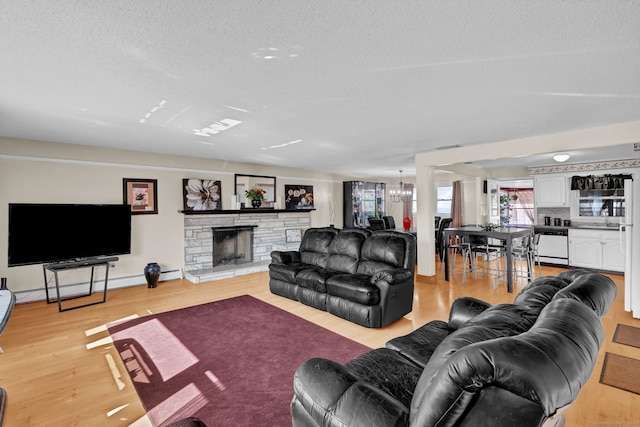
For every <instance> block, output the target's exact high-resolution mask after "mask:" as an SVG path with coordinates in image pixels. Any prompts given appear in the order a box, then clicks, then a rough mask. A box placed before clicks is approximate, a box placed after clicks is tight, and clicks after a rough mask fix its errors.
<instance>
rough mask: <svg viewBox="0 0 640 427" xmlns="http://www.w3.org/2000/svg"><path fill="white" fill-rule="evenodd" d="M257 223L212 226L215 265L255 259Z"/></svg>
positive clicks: (240, 262) (241, 262) (242, 262)
mask: <svg viewBox="0 0 640 427" xmlns="http://www.w3.org/2000/svg"><path fill="white" fill-rule="evenodd" d="M256 227H257V225H239V226H230V227H212V228H211V230H212V231H213V253H212V258H213V267H214V268H215V267H217V266H221V265H230V264H244V263H248V262H252V261H253V229H254V228H256Z"/></svg>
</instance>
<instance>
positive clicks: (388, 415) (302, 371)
mask: <svg viewBox="0 0 640 427" xmlns="http://www.w3.org/2000/svg"><path fill="white" fill-rule="evenodd" d="M293 390H294V394H295V399H297V400H298V402H299V403H300V405H301V406H302V407H303V408H304V409H305V411H306V412H307V413H308V414H309V416H310V417H311V418H313V419H314V420H315V421H316V422H317V423H318V425H323V426H343V425H349V426H362V427H365V426H367V427H368V426H371V425H376V426H398V425H408V423H409V410H408V408H406V407H405V406H404V405H402V404H401V403H400V402H398V401H397V400H396V399H394V398H393V397H391V396H390V395H389V394H387V393H385V392H384V391H382V390H379V389H377V388H375V387H373V386H371V385H370V384H367V383H365V382H363V381H360V380H359V379H358V378H357V377H356V376H354V375H353V374H351V373H350V372H349V371H348V370H347V369H346V368H345V367H344V366H343V365H341V364H339V363H336V362H334V361H332V360H328V359H322V358H314V359H309V360H307V361H306V362H304V363H303V364H302V365H300V366H299V367H298V369H297V370H296V373H295V375H294V378H293ZM295 421H296V420H295V417H294V425H296V423H295Z"/></svg>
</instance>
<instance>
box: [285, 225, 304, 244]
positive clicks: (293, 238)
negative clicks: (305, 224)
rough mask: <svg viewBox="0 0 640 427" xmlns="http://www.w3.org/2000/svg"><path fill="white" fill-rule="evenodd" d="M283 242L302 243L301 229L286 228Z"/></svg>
mask: <svg viewBox="0 0 640 427" xmlns="http://www.w3.org/2000/svg"><path fill="white" fill-rule="evenodd" d="M284 232H285V240H286V242H287V243H294V242H301V241H302V229H301V228H288V229H286V230H285V231H284Z"/></svg>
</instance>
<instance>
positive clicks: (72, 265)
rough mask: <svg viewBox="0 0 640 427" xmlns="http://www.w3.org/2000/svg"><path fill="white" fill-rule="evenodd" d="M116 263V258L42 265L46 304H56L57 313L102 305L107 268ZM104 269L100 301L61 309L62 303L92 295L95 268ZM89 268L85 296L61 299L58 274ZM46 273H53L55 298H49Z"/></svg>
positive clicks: (105, 288)
mask: <svg viewBox="0 0 640 427" xmlns="http://www.w3.org/2000/svg"><path fill="white" fill-rule="evenodd" d="M116 261H118V257H105V258H87V259H78V260H69V261H63V262H54V263H49V264H44V265H43V266H42V271H43V274H44V290H45V293H46V295H47V304H52V303H56V302H57V303H58V311H59V312H62V311H68V310H74V309H76V308H80V307H87V306H90V305H95V304H102V303H104V302H106V301H107V280H108V279H109V267H111V265H112V264H113V263H114V262H116ZM101 266H102V267H105V269H106V271H105V275H104V292H103V294H102V300H99V301H93V302H89V303H86V304H82V305H76V306H73V307H68V308H62V302H63V301H68V300H72V299H77V298H86V297H88V296H91V295H93V278H94V273H95V268H96V267H101ZM87 267H91V279H90V280H89V292H88V293H86V294H80V295H74V296H70V297H66V298H62V297H61V296H60V281H59V278H58V272H60V271H63V270H75V269H80V268H87ZM47 271H50V272H52V273H53V277H54V283H55V287H56V297H55V298H50V296H49V281H48V280H47Z"/></svg>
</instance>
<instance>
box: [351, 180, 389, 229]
mask: <svg viewBox="0 0 640 427" xmlns="http://www.w3.org/2000/svg"><path fill="white" fill-rule="evenodd" d="M385 188H386V185H385V184H383V183H380V182H364V181H345V182H343V196H344V200H343V214H344V217H343V221H344V222H343V223H344V228H366V227H368V226H369V218H382V217H383V216H384V206H385V203H384V202H385Z"/></svg>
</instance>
